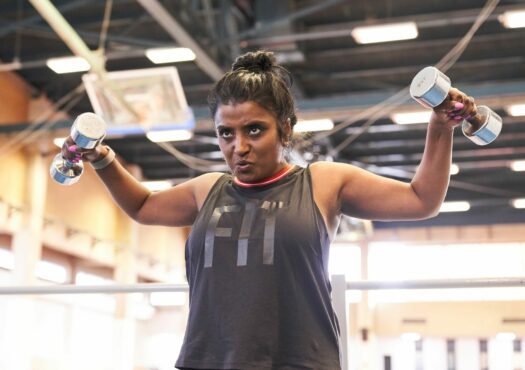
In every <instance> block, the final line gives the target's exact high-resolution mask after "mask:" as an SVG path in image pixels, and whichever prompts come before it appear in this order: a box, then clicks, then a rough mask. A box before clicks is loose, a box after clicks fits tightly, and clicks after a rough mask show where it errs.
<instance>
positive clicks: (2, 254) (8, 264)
mask: <svg viewBox="0 0 525 370" xmlns="http://www.w3.org/2000/svg"><path fill="white" fill-rule="evenodd" d="M0 268H3V269H6V270H12V269H14V268H15V257H14V256H13V252H11V251H6V250H5V249H1V248H0Z"/></svg>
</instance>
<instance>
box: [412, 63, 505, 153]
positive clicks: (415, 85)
mask: <svg viewBox="0 0 525 370" xmlns="http://www.w3.org/2000/svg"><path fill="white" fill-rule="evenodd" d="M450 86H451V83H450V78H448V77H447V76H446V75H445V74H444V73H442V72H441V71H440V70H438V69H437V68H435V67H425V68H423V69H422V70H421V71H419V72H418V74H417V75H416V76H415V77H414V79H413V80H412V83H411V84H410V95H411V96H412V98H413V99H415V100H416V101H417V102H418V103H420V104H421V105H423V106H425V107H427V108H434V107H437V106H438V105H440V104H441V103H442V102H444V101H445V99H447V98H449V97H448V92H449V90H450ZM449 99H450V98H449ZM476 108H477V114H476V115H475V116H473V117H470V118H467V119H466V120H463V122H462V124H461V129H462V131H463V134H464V135H465V136H466V137H467V138H469V139H470V140H472V141H473V142H474V143H476V144H478V145H487V144H489V143H491V142H493V141H494V140H495V139H496V138H497V137H498V135H499V133H500V132H501V126H502V120H501V117H500V116H499V115H498V114H496V113H495V112H494V111H493V110H492V109H490V108H489V107H487V106H486V105H478V106H476Z"/></svg>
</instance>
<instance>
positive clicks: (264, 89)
mask: <svg viewBox="0 0 525 370" xmlns="http://www.w3.org/2000/svg"><path fill="white" fill-rule="evenodd" d="M290 85H291V81H290V77H289V74H288V72H287V71H286V70H285V69H284V68H282V67H280V66H278V65H276V63H275V58H274V57H273V54H272V53H270V52H264V51H259V52H254V53H248V54H245V55H243V56H241V57H239V58H238V59H237V60H236V62H235V63H234V65H233V67H232V70H231V71H230V72H228V73H226V74H225V75H224V77H223V78H222V79H221V80H220V81H219V82H218V83H217V84H216V85H215V86H214V88H213V90H212V91H211V93H210V96H209V106H210V111H211V115H212V118H213V121H214V124H215V129H216V132H217V136H218V139H219V146H220V149H221V151H222V153H223V155H224V158H225V159H226V162H227V163H228V166H229V167H230V169H231V172H232V174H231V175H229V174H222V173H208V174H204V175H202V176H199V177H196V178H194V179H192V180H189V181H187V182H185V183H182V184H180V185H177V186H175V187H173V188H171V189H169V190H165V191H161V192H157V193H152V192H150V191H148V190H147V189H146V188H145V187H144V186H142V185H141V184H140V183H139V182H138V181H136V180H135V179H134V178H133V177H132V176H131V175H130V174H129V173H128V172H127V171H126V170H125V169H124V168H123V167H122V166H121V165H120V164H119V163H118V162H117V161H115V160H113V158H114V156H113V155H112V152H111V150H110V149H109V148H108V147H106V146H103V145H100V146H98V147H97V148H95V149H94V150H90V151H82V152H81V156H82V158H83V160H85V161H89V162H92V164H93V165H94V167H95V168H97V173H98V175H99V176H100V178H101V179H102V180H103V181H104V183H105V184H106V186H107V187H108V189H109V191H110V192H111V194H112V195H113V197H114V199H115V201H116V202H117V203H118V205H119V206H120V207H121V208H122V209H123V210H124V211H126V213H127V214H128V215H129V216H130V217H132V218H133V219H134V220H136V221H138V222H140V223H145V224H157V225H168V226H185V225H192V232H191V234H190V236H189V238H188V241H187V243H186V269H187V278H188V282H189V286H190V313H189V319H188V325H187V329H186V336H185V339H184V344H183V347H182V350H181V353H180V356H179V359H178V361H177V364H176V366H177V367H178V368H180V369H249V370H252V369H253V370H255V369H258V370H259V369H315V370H333V369H340V368H341V366H340V361H339V350H338V324H337V319H336V317H335V314H334V311H333V309H332V305H331V298H330V291H331V287H330V282H329V276H328V272H327V263H328V249H329V244H330V241H331V240H332V239H333V238H334V235H335V233H336V229H337V226H338V223H339V220H340V217H341V215H342V214H346V215H349V216H353V217H359V218H366V219H373V220H407V219H412V220H413V219H422V218H427V217H431V216H433V215H435V214H436V213H437V212H438V210H439V207H440V205H441V203H442V201H443V199H444V197H445V193H446V189H447V186H448V181H449V167H450V162H451V153H452V136H453V131H454V128H455V127H456V126H457V125H458V124H459V123H460V122H461V120H462V119H463V118H464V117H467V116H469V115H471V114H475V105H474V103H473V99H472V98H470V97H467V96H466V95H465V94H463V93H461V92H460V91H458V90H456V89H452V90H451V92H450V98H451V99H449V100H447V102H445V103H443V104H442V105H441V106H439V107H437V108H436V109H434V111H433V113H432V116H431V119H430V123H429V125H428V134H427V139H426V146H425V151H424V155H423V158H422V161H421V164H420V166H419V168H418V170H417V172H416V174H415V176H414V178H413V180H412V182H411V183H409V184H408V183H403V182H400V181H396V180H392V179H387V178H384V177H380V176H377V175H374V174H372V173H369V172H367V171H365V170H362V169H360V168H357V167H354V166H351V165H348V164H341V163H329V162H317V163H314V164H312V165H310V166H309V167H307V168H300V167H297V166H294V165H290V164H288V163H287V162H286V160H285V155H284V154H285V151H286V148H288V147H289V145H290V142H291V138H292V133H293V126H294V125H295V123H296V121H297V118H296V115H295V106H294V101H293V98H292V94H291V91H290ZM71 144H72V141H71V140H70V139H69V140H68V141H67V142H66V144H65V146H64V148H63V153H64V155H67V156H70V157H71V156H73V155H74V154H73V153H71V152H70V151H71V149H72V148H71ZM68 148H69V152H68ZM75 150H77V151H78V149H76V148H75V147H73V151H75ZM78 156H79V154H78V153H77V157H78Z"/></svg>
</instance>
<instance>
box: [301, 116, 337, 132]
mask: <svg viewBox="0 0 525 370" xmlns="http://www.w3.org/2000/svg"><path fill="white" fill-rule="evenodd" d="M333 128H334V121H332V120H331V119H329V118H323V119H312V120H301V121H297V123H296V124H295V126H294V127H293V130H294V132H312V131H329V130H331V129H333Z"/></svg>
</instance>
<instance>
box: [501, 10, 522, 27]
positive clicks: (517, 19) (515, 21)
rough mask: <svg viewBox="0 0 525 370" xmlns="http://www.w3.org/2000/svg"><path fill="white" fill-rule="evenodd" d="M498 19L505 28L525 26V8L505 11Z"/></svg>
mask: <svg viewBox="0 0 525 370" xmlns="http://www.w3.org/2000/svg"><path fill="white" fill-rule="evenodd" d="M498 20H499V21H500V22H501V24H503V26H504V27H505V28H521V27H525V10H512V11H508V12H504V13H503V14H501V15H500V16H499V17H498Z"/></svg>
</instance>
